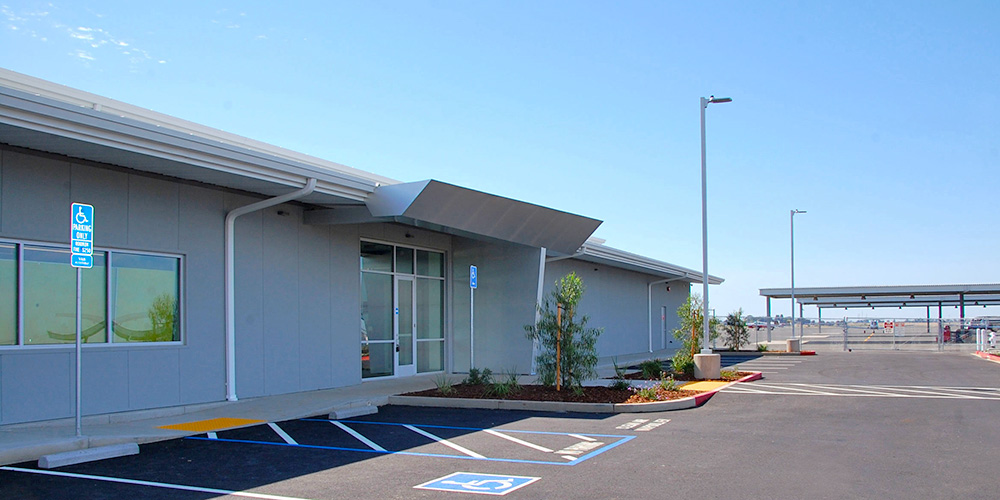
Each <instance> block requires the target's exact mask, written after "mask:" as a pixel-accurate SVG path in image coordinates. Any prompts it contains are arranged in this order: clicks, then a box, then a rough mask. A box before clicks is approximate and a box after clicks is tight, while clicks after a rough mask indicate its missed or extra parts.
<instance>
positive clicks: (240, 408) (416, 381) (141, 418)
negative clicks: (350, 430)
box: [0, 374, 464, 465]
mask: <svg viewBox="0 0 1000 500" xmlns="http://www.w3.org/2000/svg"><path fill="white" fill-rule="evenodd" d="M440 376H441V375H440V374H433V375H418V376H415V377H407V378H397V379H383V380H372V381H366V382H364V383H362V384H358V385H354V386H350V387H343V388H337V389H326V390H320V391H310V392H300V393H295V394H283V395H279V396H266V397H259V398H252V399H245V400H241V401H235V402H218V403H207V404H200V405H193V406H178V407H170V408H161V409H155V410H145V411H137V412H125V413H114V414H108V415H96V416H87V417H84V418H83V432H82V434H83V435H82V436H80V437H77V436H76V422H75V420H74V419H72V418H69V419H60V420H53V421H46V422H36V423H28V424H12V425H6V426H0V465H9V464H14V463H19V462H26V461H31V460H37V459H39V458H40V457H42V456H44V455H48V454H51V453H59V452H65V451H74V450H81V449H85V448H96V447H98V446H107V445H112V444H122V443H140V444H141V443H150V442H154V441H164V440H167V439H175V438H179V437H184V436H190V435H194V434H200V433H201V432H190V431H178V430H169V429H162V428H161V427H162V426H166V425H178V424H185V423H190V422H198V421H204V420H211V419H216V418H237V419H250V420H263V421H266V422H280V421H283V420H290V419H296V418H305V417H310V416H314V415H322V414H329V413H332V412H334V411H344V410H348V409H353V408H359V407H368V406H372V407H374V406H380V405H384V404H386V403H387V402H388V400H389V396H390V395H395V394H403V393H407V392H412V391H421V390H425V389H432V388H434V387H435V382H436V381H437V380H438V378H439V377H440ZM463 377H464V376H463V375H450V376H449V377H448V379H449V380H451V381H453V382H455V383H457V382H459V381H461V380H462V378H463Z"/></svg>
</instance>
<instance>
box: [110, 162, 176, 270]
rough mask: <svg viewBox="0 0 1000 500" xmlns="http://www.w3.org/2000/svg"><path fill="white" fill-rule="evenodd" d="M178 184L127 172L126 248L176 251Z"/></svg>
mask: <svg viewBox="0 0 1000 500" xmlns="http://www.w3.org/2000/svg"><path fill="white" fill-rule="evenodd" d="M178 186H179V185H178V184H177V183H173V182H168V181H165V180H160V179H152V178H149V177H143V176H140V175H134V174H133V175H129V180H128V246H129V247H130V248H133V249H137V250H153V251H166V252H173V251H177V233H178V227H179V226H178V217H177V216H178V213H179V209H180V206H179V200H180V199H179V197H178ZM99 216H100V213H98V214H97V215H95V216H94V218H95V219H97V217H99ZM98 220H99V219H98ZM94 225H95V226H96V225H97V223H95V224H94ZM95 243H96V242H95Z"/></svg>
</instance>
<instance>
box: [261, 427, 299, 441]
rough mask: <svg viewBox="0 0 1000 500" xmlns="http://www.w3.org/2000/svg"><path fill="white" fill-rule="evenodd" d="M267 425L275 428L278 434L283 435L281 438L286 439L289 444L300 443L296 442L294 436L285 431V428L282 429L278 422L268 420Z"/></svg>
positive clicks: (272, 428)
mask: <svg viewBox="0 0 1000 500" xmlns="http://www.w3.org/2000/svg"><path fill="white" fill-rule="evenodd" d="M267 426H268V427H270V428H271V430H273V431H274V432H275V433H276V434H277V435H279V436H281V439H284V440H285V442H286V443H288V444H299V443H297V442H295V440H294V439H292V436H289V435H288V433H287V432H285V431H284V430H282V428H281V427H278V424H276V423H274V422H268V423H267Z"/></svg>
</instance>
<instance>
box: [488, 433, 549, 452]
mask: <svg viewBox="0 0 1000 500" xmlns="http://www.w3.org/2000/svg"><path fill="white" fill-rule="evenodd" d="M484 432H486V433H487V434H492V435H494V436H496V437H498V438H503V439H506V440H507V441H510V442H512V443H517V444H519V445H522V446H527V447H528V448H533V449H536V450H538V451H541V452H545V453H552V450H550V449H548V448H546V447H544V446H538V445H537V444H535V443H529V442H527V441H524V440H521V439H518V438H516V437H513V436H508V435H506V434H503V433H500V432H497V431H495V430H493V429H486V430H485V431H484Z"/></svg>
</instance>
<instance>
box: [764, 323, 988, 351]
mask: <svg viewBox="0 0 1000 500" xmlns="http://www.w3.org/2000/svg"><path fill="white" fill-rule="evenodd" d="M750 327H751V328H750V340H751V341H752V342H755V343H756V344H763V343H767V342H782V343H783V342H784V340H786V339H789V338H793V332H792V327H791V323H790V322H789V321H788V318H774V319H769V318H757V319H755V320H754V321H753V322H751V323H750ZM800 337H801V339H802V345H801V348H802V349H803V350H824V351H831V350H843V351H848V350H851V351H853V350H907V351H959V352H973V351H976V350H985V349H982V347H984V346H986V347H988V346H989V339H990V337H989V330H986V329H976V328H972V327H971V326H970V324H969V323H968V320H966V324H965V325H964V326H963V324H962V321H961V320H959V319H957V318H951V319H940V320H939V319H930V320H928V319H926V318H917V319H914V318H877V319H876V318H849V317H848V318H841V319H827V318H824V319H823V320H822V321H820V320H819V319H817V318H802V319H800V318H796V324H795V331H794V338H800ZM993 338H994V339H995V341H996V342H1000V333H998V334H994V337H993ZM977 341H978V342H977ZM772 347H777V346H772Z"/></svg>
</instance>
